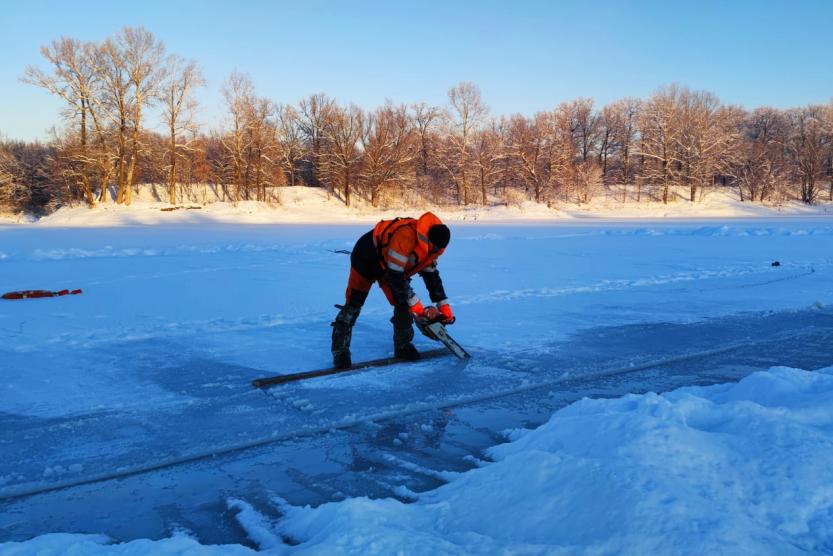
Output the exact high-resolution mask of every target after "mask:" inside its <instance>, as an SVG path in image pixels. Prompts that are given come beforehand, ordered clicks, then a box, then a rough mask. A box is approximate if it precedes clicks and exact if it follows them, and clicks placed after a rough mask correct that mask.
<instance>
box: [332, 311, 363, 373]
mask: <svg viewBox="0 0 833 556" xmlns="http://www.w3.org/2000/svg"><path fill="white" fill-rule="evenodd" d="M336 307H337V308H339V309H340V311H339V312H338V315H336V318H335V320H334V321H333V322H332V324H330V326H332V327H333V341H332V346H331V348H330V349H331V351H332V352H333V367H335V368H336V369H346V368H348V367H349V366H350V365H352V364H353V362H352V360H351V358H350V340H351V339H352V337H353V325H354V324H356V319H357V318H359V312H360V311H361V307H356V306H354V305H336Z"/></svg>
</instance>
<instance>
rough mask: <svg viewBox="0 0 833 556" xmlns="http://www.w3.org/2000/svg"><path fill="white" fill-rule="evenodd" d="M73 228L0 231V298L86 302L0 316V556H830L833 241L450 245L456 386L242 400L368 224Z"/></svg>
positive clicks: (415, 379)
mask: <svg viewBox="0 0 833 556" xmlns="http://www.w3.org/2000/svg"><path fill="white" fill-rule="evenodd" d="M219 208H221V207H218V209H219ZM226 209H227V210H230V211H232V212H233V211H241V210H245V206H242V207H237V208H235V209H229V208H228V207H226ZM76 210H77V209H73V210H71V211H61V212H59V213H57V214H56V215H53V216H52V217H49V218H46V219H44V220H41V221H40V222H39V223H37V224H35V225H26V226H19V225H13V226H7V227H5V228H0V269H2V271H1V272H0V290H2V291H9V290H16V289H28V288H46V289H61V288H83V289H84V293H83V294H81V295H79V296H67V297H61V298H53V299H44V300H25V301H0V340H2V342H0V361H2V363H1V364H0V367H2V370H0V372H2V375H3V388H2V389H0V430H2V431H3V434H2V436H0V452H2V454H3V457H2V458H0V543H4V544H0V553H2V554H4V555H5V554H34V553H45V554H64V553H69V554H88V553H102V554H134V553H135V554H149V553H162V552H166V553H173V554H179V553H189V554H203V553H205V554H211V553H216V554H234V553H240V554H245V553H250V552H251V551H252V550H255V549H259V550H264V551H267V552H271V553H276V554H284V553H288V554H294V553H299V554H302V553H322V554H323V553H326V554H331V553H362V554H365V553H378V554H389V553H391V552H397V551H402V552H404V553H408V554H410V553H424V554H437V553H454V554H457V553H484V554H492V553H500V552H513V553H523V554H527V553H530V554H538V553H561V552H564V553H576V552H591V553H600V554H608V553H640V554H644V553H705V552H718V553H721V552H722V553H756V554H760V553H771V554H785V553H798V552H811V553H813V552H814V553H829V552H830V551H833V472H831V471H830V466H829V464H828V463H827V462H829V461H830V460H831V456H833V453H831V450H832V449H833V421H831V418H832V417H833V402H831V401H830V400H831V399H833V398H832V397H831V390H832V389H833V371H831V369H829V367H830V366H831V365H833V348H831V345H833V343H831V342H833V311H831V309H830V308H829V306H830V304H831V303H833V290H831V289H830V284H831V278H833V256H831V254H830V249H829V245H830V241H831V239H832V238H833V223H831V221H830V220H829V218H826V217H819V216H807V217H796V216H793V217H790V218H786V217H779V218H776V219H737V218H736V219H727V220H720V221H717V220H714V221H702V220H700V221H697V220H670V221H652V222H645V221H640V220H633V221H620V222H613V221H599V220H593V219H571V220H567V221H564V222H561V223H544V222H537V223H535V224H534V225H533V224H532V223H521V222H516V223H514V224H505V223H504V224H500V223H496V222H492V223H488V224H487V223H483V222H482V220H488V218H484V217H482V216H479V217H478V222H477V223H474V222H456V223H455V224H454V225H453V226H452V233H453V236H452V245H451V248H450V249H449V250H448V252H447V253H446V255H444V257H443V259H442V261H441V264H440V267H441V270H442V273H443V277H444V279H445V282H446V285H447V290H448V291H449V293H450V294H451V296H452V297H451V299H452V303H453V306H454V308H455V312H456V314H457V316H458V323H457V324H455V325H454V327H453V328H452V330H451V332H452V333H453V334H454V336H455V337H456V338H457V339H458V340H459V341H460V342H461V343H462V344H463V345H464V346H466V347H467V348H469V349H470V351H471V352H472V353H473V355H474V357H473V359H472V360H471V361H470V362H468V363H460V362H456V361H455V360H453V359H440V360H432V361H426V362H422V363H418V364H415V365H410V366H409V365H396V366H393V367H390V368H385V369H378V370H373V371H367V372H363V373H360V374H355V375H352V376H344V377H333V378H327V379H319V380H314V381H310V382H307V383H303V384H296V385H291V386H285V387H280V388H275V389H272V390H270V391H268V392H263V391H259V390H254V389H252V388H251V387H250V386H249V384H248V383H249V381H250V380H251V379H254V378H257V377H259V376H264V375H269V374H275V373H280V372H292V371H297V370H305V369H314V368H320V367H324V366H327V364H328V362H329V354H328V345H329V333H330V328H329V326H328V324H329V322H330V320H331V319H332V317H333V314H334V311H335V310H334V309H333V308H332V304H333V303H336V302H339V301H341V296H342V295H343V293H342V292H343V288H344V282H345V280H346V276H347V268H348V267H347V264H348V261H347V257H346V256H344V255H342V254H339V253H337V252H336V251H338V250H342V249H350V248H351V247H352V244H353V242H354V241H355V239H356V238H357V237H358V235H359V234H360V233H362V232H363V231H365V230H366V229H367V228H368V226H367V223H366V222H371V221H373V220H375V219H376V218H377V216H376V215H372V214H369V213H368V214H364V215H358V216H355V215H354V216H351V218H354V220H353V222H354V223H350V222H349V221H348V220H347V219H346V218H344V219H341V217H339V216H337V215H336V214H335V213H334V212H328V210H329V209H326V208H321V209H320V210H319V209H315V210H316V211H318V212H315V211H313V212H315V214H316V215H318V216H317V217H320V215H321V214H324V215H330V217H329V220H331V221H336V220H339V221H340V222H341V223H342V225H339V226H333V225H324V224H318V225H313V224H301V223H296V224H274V223H273V222H274V221H275V220H279V221H283V217H281V218H275V219H274V220H269V219H271V218H273V217H274V216H275V214H274V213H272V212H269V211H263V210H260V209H258V208H252V214H253V216H252V218H251V220H247V222H248V223H247V224H246V225H241V224H228V223H222V222H218V219H215V218H214V216H211V215H210V213H207V212H202V211H205V210H207V209H200V210H192V211H186V210H181V211H175V212H172V213H167V212H165V213H163V212H161V211H159V210H158V209H148V210H141V209H131V212H128V211H123V210H120V209H113V210H111V209H104V208H101V209H97V210H96V211H93V212H94V213H95V215H96V216H94V217H93V218H94V219H98V220H93V224H94V225H93V226H89V224H90V221H89V218H87V220H80V218H81V217H80V216H77V215H76ZM280 210H286V211H287V213H288V212H292V211H290V210H288V209H280ZM310 210H312V209H310ZM261 213H267V216H264V215H263V214H261ZM78 214H80V213H78ZM441 214H442V213H441ZM87 216H89V214H88V215H87ZM237 216H239V215H236V216H235V215H230V216H229V217H228V218H232V217H234V218H236V217H237ZM456 217H460V218H462V216H461V215H459V214H458V215H454V216H453V217H452V218H451V220H454V219H455V218H456ZM261 218H263V220H261V222H263V223H261V224H259V225H253V224H254V223H255V222H256V221H257V220H258V219H261ZM310 218H312V217H310ZM166 219H168V220H166ZM304 220H305V218H299V219H298V222H301V221H304ZM467 220H468V217H467ZM472 220H473V218H472ZM495 220H501V218H495ZM266 222H270V223H268V224H267V223H266ZM356 222H358V223H356ZM81 223H84V224H87V225H86V226H76V227H67V226H75V225H78V224H81ZM149 223H156V224H158V225H155V226H146V225H144V224H149ZM131 224H143V225H140V226H135V225H131ZM775 260H778V261H779V262H780V265H779V266H772V262H773V261H775ZM417 286H418V290H420V288H419V286H420V285H419V284H417ZM388 318H389V308H388V307H387V306H386V303H385V302H384V299H383V296H382V295H381V294H379V293H378V291H377V292H374V293H373V294H372V295H371V297H370V299H369V301H368V304H367V306H366V308H365V310H364V311H363V313H362V316H361V318H360V319H359V322H358V325H357V327H356V332H355V334H354V358H355V359H365V358H373V357H379V356H381V355H384V354H387V353H389V352H390V351H391V346H390V325H389V323H388V322H387V320H388ZM419 346H420V347H422V348H428V347H431V346H430V344H429V341H428V340H425V339H420V340H419ZM780 366H784V367H780ZM773 367H774V368H773ZM787 367H793V368H787ZM799 368H800V369H804V370H798V369H799ZM822 368H828V369H827V370H822V371H818V369H822ZM735 381H739V382H735ZM709 385H710V386H709ZM682 386H685V387H684V388H682V389H680V387H682ZM652 391H654V392H659V394H656V393H651V392H652ZM663 392H664V393H663ZM583 398H588V399H583ZM590 398H592V399H590ZM522 429H523V430H522ZM507 441H508V442H507Z"/></svg>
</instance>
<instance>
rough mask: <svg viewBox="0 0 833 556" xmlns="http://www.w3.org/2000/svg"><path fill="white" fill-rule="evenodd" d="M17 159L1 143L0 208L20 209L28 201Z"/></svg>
mask: <svg viewBox="0 0 833 556" xmlns="http://www.w3.org/2000/svg"><path fill="white" fill-rule="evenodd" d="M21 173H22V172H21V169H20V165H19V164H18V162H17V160H16V159H15V158H14V156H12V154H11V153H10V152H9V151H8V150H7V149H6V147H5V145H3V144H2V143H0V210H10V211H15V212H17V211H19V210H20V209H21V208H22V207H23V206H25V205H26V204H27V202H28V195H27V193H28V192H27V191H26V188H25V187H24V186H23V180H22V179H21Z"/></svg>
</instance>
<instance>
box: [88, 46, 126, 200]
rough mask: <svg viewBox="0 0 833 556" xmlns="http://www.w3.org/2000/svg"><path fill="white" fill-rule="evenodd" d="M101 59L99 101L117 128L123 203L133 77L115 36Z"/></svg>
mask: <svg viewBox="0 0 833 556" xmlns="http://www.w3.org/2000/svg"><path fill="white" fill-rule="evenodd" d="M98 60H99V63H98V66H97V71H98V74H99V76H100V78H101V81H102V83H103V84H102V94H101V95H100V96H98V97H97V99H96V103H97V105H98V107H99V108H100V109H101V111H102V113H103V114H104V116H105V117H106V118H107V119H108V120H109V121H110V122H111V124H112V125H113V126H114V128H115V135H116V140H115V142H116V147H115V164H116V168H115V170H116V182H117V192H116V202H117V203H119V204H121V203H123V202H124V200H125V197H126V189H127V188H126V183H127V177H126V169H127V127H128V123H129V120H130V114H131V113H132V111H133V108H132V106H133V101H132V99H131V97H130V96H129V90H130V79H129V77H128V75H127V69H126V66H125V62H124V59H123V57H122V55H121V51H120V49H119V46H118V45H117V44H116V42H115V41H114V40H112V39H109V38H108V39H106V40H105V41H104V43H103V44H102V45H101V47H100V48H99V52H98ZM102 125H103V123H102Z"/></svg>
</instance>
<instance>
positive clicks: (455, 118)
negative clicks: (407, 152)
mask: <svg viewBox="0 0 833 556" xmlns="http://www.w3.org/2000/svg"><path fill="white" fill-rule="evenodd" d="M448 100H449V103H450V104H451V109H452V115H451V117H450V118H449V120H448V122H447V123H448V131H447V137H446V153H445V156H444V157H442V158H441V163H442V165H443V167H444V168H445V169H446V171H447V172H448V174H449V176H450V177H451V180H452V182H453V183H454V186H455V197H456V200H457V204H458V205H459V204H468V187H469V178H470V174H471V171H472V170H471V155H470V149H471V144H472V141H473V138H474V136H475V134H476V133H477V130H478V129H479V128H480V126H481V125H482V124H483V120H484V119H485V118H486V116H487V114H488V112H489V109H488V107H487V106H486V105H485V104H484V103H483V100H482V99H481V97H480V88H479V87H478V86H477V85H475V84H474V83H470V82H462V83H460V84H458V85H457V86H456V87H452V88H451V89H449V91H448Z"/></svg>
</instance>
